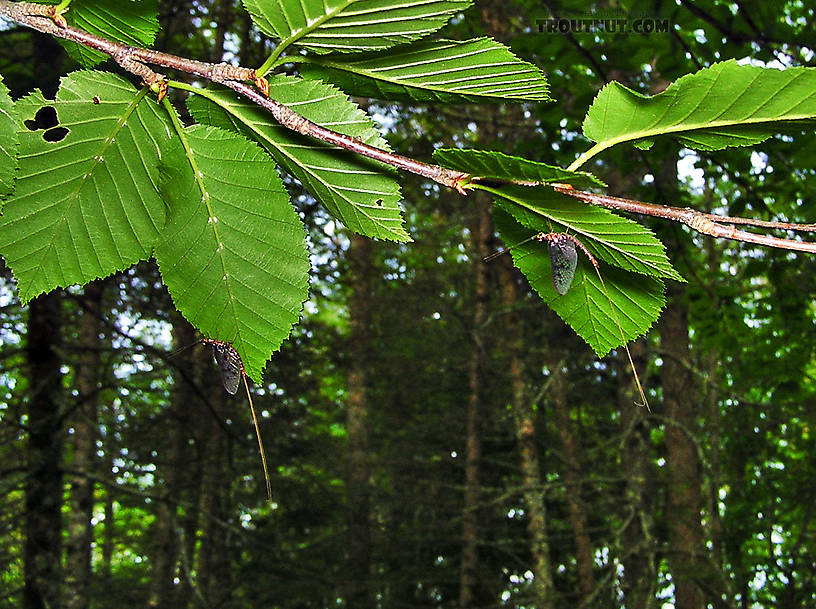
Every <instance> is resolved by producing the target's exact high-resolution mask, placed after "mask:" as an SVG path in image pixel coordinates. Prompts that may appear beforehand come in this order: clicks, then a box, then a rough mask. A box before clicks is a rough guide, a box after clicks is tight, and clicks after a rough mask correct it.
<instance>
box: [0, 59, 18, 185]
mask: <svg viewBox="0 0 816 609" xmlns="http://www.w3.org/2000/svg"><path fill="white" fill-rule="evenodd" d="M18 124H19V123H18V122H17V111H16V110H15V109H14V102H12V101H11V97H10V96H9V90H8V87H6V85H5V84H4V83H3V77H2V75H0V197H4V196H6V195H7V194H9V193H11V192H12V191H13V190H14V178H15V174H16V173H17V146H18V144H19V143H20V141H19V138H18V136H17V125H18Z"/></svg>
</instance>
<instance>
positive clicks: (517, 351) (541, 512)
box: [499, 259, 556, 609]
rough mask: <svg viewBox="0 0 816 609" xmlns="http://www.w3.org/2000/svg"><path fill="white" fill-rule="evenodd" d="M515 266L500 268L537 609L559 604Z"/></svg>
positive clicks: (548, 608) (507, 265) (506, 263)
mask: <svg viewBox="0 0 816 609" xmlns="http://www.w3.org/2000/svg"><path fill="white" fill-rule="evenodd" d="M511 269H512V267H511V266H510V263H509V262H508V261H507V260H506V259H505V260H504V261H503V262H502V264H501V266H500V270H499V277H500V281H501V285H502V304H503V305H504V309H505V311H508V313H507V314H506V315H505V337H506V340H507V344H508V353H509V357H510V366H509V368H510V369H509V375H510V383H511V387H512V398H511V399H512V409H513V414H514V418H515V422H516V438H517V439H518V448H519V460H520V465H521V475H522V485H523V488H524V506H525V509H526V515H527V530H528V532H529V534H530V554H531V555H532V559H533V567H532V569H531V570H532V572H533V586H534V596H533V603H532V604H533V606H535V607H536V608H537V609H552V608H554V607H555V603H556V601H555V585H554V584H553V579H552V564H551V561H550V543H549V537H548V532H547V506H546V503H545V497H544V491H543V490H542V489H543V485H542V481H541V471H540V468H539V462H538V450H537V448H536V442H535V414H536V412H535V409H534V408H533V405H532V404H531V403H530V396H529V395H528V392H527V391H526V390H525V383H524V377H523V371H522V353H521V351H522V344H523V341H522V332H521V328H520V323H521V319H520V316H519V315H518V313H517V312H516V308H517V295H518V292H517V287H516V283H515V281H514V278H513V276H512V274H511V273H512V271H511Z"/></svg>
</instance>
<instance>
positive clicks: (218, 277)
mask: <svg viewBox="0 0 816 609" xmlns="http://www.w3.org/2000/svg"><path fill="white" fill-rule="evenodd" d="M181 137H182V140H183V142H184V150H181V149H180V148H179V147H178V146H175V145H170V146H168V147H167V148H166V149H165V154H164V155H163V157H162V173H163V177H164V179H163V181H162V185H161V193H162V195H163V196H164V198H165V200H166V201H167V203H168V204H169V206H170V209H171V213H170V217H169V219H168V223H167V226H166V227H165V229H164V230H163V231H162V232H161V235H160V239H159V243H158V245H157V246H156V253H155V255H156V261H157V262H158V263H159V268H160V269H161V273H162V278H163V281H164V282H165V284H167V287H168V289H169V290H170V295H171V296H172V297H173V302H174V304H175V305H176V307H177V308H178V310H179V311H181V313H182V314H183V315H184V316H185V317H186V318H187V319H188V320H189V321H190V322H191V323H192V324H193V325H194V326H195V327H197V328H198V329H199V330H201V331H202V332H203V333H204V334H205V335H207V336H208V337H211V338H215V339H218V340H221V341H225V342H229V343H231V344H232V345H233V347H235V349H236V351H238V353H239V355H240V356H241V358H242V359H243V362H244V367H245V369H246V373H247V375H248V376H249V377H250V378H252V379H253V380H255V381H256V382H258V383H260V382H261V380H262V378H261V374H262V371H263V367H264V365H265V364H266V360H267V359H269V355H270V354H271V353H272V352H273V351H275V350H277V349H278V347H280V345H281V343H282V342H283V341H284V340H285V339H286V337H287V336H288V335H289V332H290V331H291V329H292V326H293V325H294V324H295V323H296V322H297V320H298V318H299V316H300V311H301V308H302V306H303V302H304V301H305V300H306V299H307V297H308V291H309V280H308V273H309V253H308V251H307V250H306V235H305V234H304V231H303V226H302V224H301V223H300V220H299V219H298V216H297V214H296V213H295V210H294V209H293V208H292V205H291V204H290V203H289V195H288V194H287V193H286V190H285V188H284V187H283V183H282V182H281V179H280V177H278V174H277V172H276V170H275V165H274V163H273V162H272V161H271V160H270V159H269V158H268V157H267V156H266V155H265V154H264V153H263V152H262V151H261V150H260V149H259V148H258V147H257V146H255V145H254V144H251V143H250V142H247V141H246V139H244V138H242V137H240V136H238V135H235V134H231V133H228V132H225V131H222V130H220V129H217V128H215V127H206V126H203V125H193V126H191V127H188V128H187V129H185V130H184V131H183V132H182V134H181Z"/></svg>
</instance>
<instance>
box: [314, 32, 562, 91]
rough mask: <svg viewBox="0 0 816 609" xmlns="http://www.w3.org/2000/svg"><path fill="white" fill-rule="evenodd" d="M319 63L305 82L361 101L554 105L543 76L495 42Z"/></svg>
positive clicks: (445, 43) (420, 46)
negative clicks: (330, 86) (337, 89)
mask: <svg viewBox="0 0 816 609" xmlns="http://www.w3.org/2000/svg"><path fill="white" fill-rule="evenodd" d="M314 62H315V63H314V64H306V65H304V66H303V67H302V68H301V71H302V74H303V75H304V76H305V77H307V78H316V79H322V80H325V81H328V82H332V83H334V84H336V85H337V86H338V87H340V88H341V89H343V90H344V91H345V92H346V93H349V94H350V95H355V96H360V97H371V98H377V99H384V100H388V101H412V102H429V103H452V104H459V103H501V102H508V101H537V102H544V101H549V99H550V97H549V95H548V89H547V80H546V78H545V77H544V75H543V74H542V73H541V70H539V69H538V68H537V67H536V66H534V65H532V64H530V63H527V62H526V61H522V60H520V59H519V58H518V57H516V56H515V55H513V53H512V52H511V51H510V49H508V48H507V47H506V46H504V45H503V44H500V43H498V42H496V41H495V40H492V39H490V38H477V39H474V40H467V41H462V42H460V41H455V40H439V41H432V42H418V43H415V44H412V45H407V46H405V47H402V48H397V49H394V50H392V51H390V52H389V53H387V54H386V53H370V54H365V55H362V56H361V55H351V56H349V55H339V54H337V55H330V56H323V57H317V58H315V59H314Z"/></svg>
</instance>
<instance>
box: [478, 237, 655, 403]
mask: <svg viewBox="0 0 816 609" xmlns="http://www.w3.org/2000/svg"><path fill="white" fill-rule="evenodd" d="M533 240H535V241H540V242H542V243H543V242H544V241H546V242H547V246H548V248H549V250H550V266H551V267H552V282H553V287H554V288H555V291H556V292H557V293H558V295H559V296H564V295H565V294H566V293H567V292H569V289H570V287H571V286H572V280H573V279H575V270H576V268H577V267H578V249H580V250H581V251H582V252H584V255H585V256H586V257H587V259H588V260H589V262H590V263H591V264H592V266H593V267H594V268H595V272H596V273H597V275H598V281H600V282H601V287H602V288H603V292H604V294H605V295H606V299H607V300H608V301H609V308H610V310H611V311H612V314H613V316H614V318H615V325H616V326H617V327H618V331H619V332H620V337H621V340H622V341H623V348H624V349H625V350H626V355H627V356H628V357H629V365H630V366H631V368H632V375H633V376H634V378H635V385H637V389H638V394H639V395H640V399H641V400H642V402H643V405H644V406H646V408H648V407H649V402H648V401H647V400H646V393H645V392H644V391H643V387H642V386H641V384H640V377H639V376H638V373H637V370H636V369H635V363H634V361H632V354H631V353H630V352H629V346H628V345H627V344H626V337H625V335H624V333H623V328H622V327H621V325H620V320H619V319H618V312H617V309H615V306H614V305H613V303H612V299H611V298H610V297H609V292H608V291H607V289H606V284H605V283H604V280H603V277H601V271H600V268H598V261H597V260H596V259H595V256H593V255H592V253H591V252H590V251H589V250H588V249H587V248H586V246H585V245H584V244H583V243H581V242H580V241H579V240H578V239H577V238H575V237H573V236H572V235H568V234H567V233H544V232H541V233H536V234H535V235H533V236H532V237H529V238H527V239H525V240H524V241H522V242H521V243H517V244H516V245H514V246H511V247H507V248H505V249H503V250H500V251H498V252H496V253H494V254H491V255H490V256H486V257H485V258H484V261H485V262H488V261H490V260H493V258H496V257H497V256H500V255H501V254H504V253H505V252H508V251H510V250H511V249H512V248H513V247H518V246H519V245H523V244H525V243H527V242H529V241H533Z"/></svg>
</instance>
